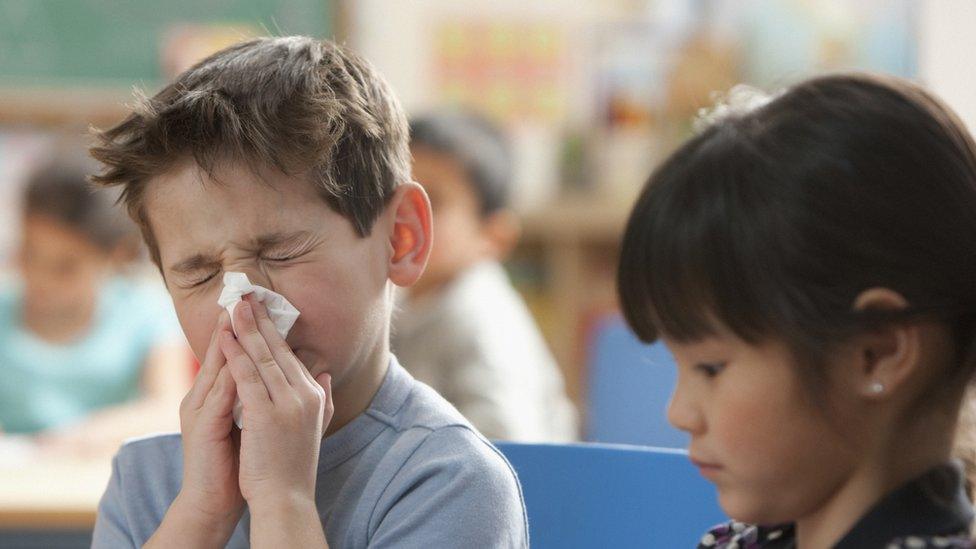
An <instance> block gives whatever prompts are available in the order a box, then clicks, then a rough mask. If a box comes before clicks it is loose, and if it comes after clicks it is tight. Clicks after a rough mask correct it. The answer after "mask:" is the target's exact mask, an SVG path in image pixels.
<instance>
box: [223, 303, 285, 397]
mask: <svg viewBox="0 0 976 549" xmlns="http://www.w3.org/2000/svg"><path fill="white" fill-rule="evenodd" d="M234 315H235V316H236V320H237V327H238V330H237V343H238V344H239V345H240V347H242V348H243V349H244V352H245V353H246V354H247V356H248V357H250V359H251V362H252V363H253V364H254V365H255V366H256V367H257V371H258V374H260V376H261V379H263V380H264V384H265V385H266V386H267V390H268V393H269V394H270V395H271V398H272V400H274V399H275V395H279V397H278V398H281V395H282V394H283V393H282V391H285V390H287V389H288V388H289V385H288V379H287V378H286V377H285V373H284V372H282V370H281V366H280V365H279V364H278V361H277V360H276V358H275V355H274V354H273V353H272V352H271V349H270V348H269V347H268V343H267V342H266V341H265V339H264V334H262V333H261V331H260V329H259V328H258V323H257V318H255V314H254V306H253V305H252V304H251V303H250V302H249V301H243V302H241V303H240V304H239V305H238V306H237V309H235V310H234Z"/></svg>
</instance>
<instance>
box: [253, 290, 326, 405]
mask: <svg viewBox="0 0 976 549" xmlns="http://www.w3.org/2000/svg"><path fill="white" fill-rule="evenodd" d="M249 300H250V303H251V311H252V312H253V313H254V319H255V320H256V321H257V327H258V330H259V331H260V332H261V335H262V336H263V337H264V341H265V343H266V345H267V346H268V348H269V349H270V350H271V353H272V355H273V356H274V359H275V361H276V362H277V363H278V366H279V367H280V368H281V371H282V372H283V373H284V375H285V378H286V379H287V380H288V383H290V384H291V386H292V387H298V384H299V383H301V382H302V380H305V381H308V382H309V383H314V381H313V380H312V377H311V376H310V375H308V370H307V369H306V368H305V366H303V365H302V363H301V361H300V360H298V357H296V356H295V354H294V353H292V352H291V347H289V346H288V343H287V342H286V341H285V340H284V339H283V338H282V337H281V334H279V333H278V328H276V327H275V325H274V322H273V321H272V320H271V317H270V316H268V310H267V308H265V306H264V304H263V303H260V302H259V301H257V300H256V299H253V298H250V299H249Z"/></svg>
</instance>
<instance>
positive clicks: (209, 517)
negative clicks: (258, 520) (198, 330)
mask: <svg viewBox="0 0 976 549" xmlns="http://www.w3.org/2000/svg"><path fill="white" fill-rule="evenodd" d="M230 330H231V324H230V317H229V315H228V314H227V313H226V312H223V313H221V315H220V318H219V320H218V321H217V326H216V328H215V329H214V333H213V336H212V337H211V340H210V347H209V348H208V349H207V354H206V356H205V357H204V360H203V363H202V364H201V366H200V373H199V374H198V375H197V377H196V380H194V383H193V386H192V387H191V388H190V391H189V392H188V393H187V395H186V397H185V398H184V399H183V402H182V403H181V404H180V430H181V431H182V435H183V487H182V489H181V490H180V493H179V495H178V496H177V499H176V502H174V506H175V505H176V504H177V503H178V504H179V505H180V506H181V509H182V508H186V509H188V510H189V511H191V512H193V513H195V514H196V515H197V516H198V517H200V518H201V519H203V522H205V523H206V524H208V525H209V527H210V528H211V529H212V531H223V530H226V532H227V534H226V535H227V536H228V537H229V535H230V532H233V529H234V527H235V526H236V525H237V522H238V521H239V520H240V517H241V514H242V512H243V510H244V498H243V496H242V495H241V492H240V488H239V486H238V469H239V466H238V448H239V446H240V444H239V441H238V438H239V437H238V435H237V434H236V433H235V429H234V420H233V416H232V412H231V410H232V408H233V406H234V397H235V396H236V394H237V391H236V387H235V384H234V378H233V377H232V376H231V375H230V371H229V369H228V368H226V367H225V365H226V361H225V359H224V354H223V353H222V352H221V351H220V338H221V335H223V334H229V333H230Z"/></svg>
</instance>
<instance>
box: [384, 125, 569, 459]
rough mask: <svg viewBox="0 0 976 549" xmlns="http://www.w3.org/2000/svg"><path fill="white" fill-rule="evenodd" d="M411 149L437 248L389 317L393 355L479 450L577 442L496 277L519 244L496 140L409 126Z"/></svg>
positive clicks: (464, 128)
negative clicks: (513, 443)
mask: <svg viewBox="0 0 976 549" xmlns="http://www.w3.org/2000/svg"><path fill="white" fill-rule="evenodd" d="M410 137H411V153H412V154H413V159H414V164H413V175H414V179H416V180H417V181H418V182H419V183H420V184H421V185H423V186H424V188H425V189H426V190H427V193H428V195H429V196H430V201H431V206H432V208H433V213H434V226H435V234H436V237H435V241H434V246H433V249H432V251H431V256H430V261H429V263H428V265H427V271H426V272H425V273H424V275H423V277H422V278H421V279H420V281H419V282H418V283H417V284H416V285H415V286H414V287H413V288H411V290H410V293H409V295H407V296H406V297H405V299H404V300H403V303H402V306H403V307H402V310H401V311H400V312H399V313H398V314H397V315H396V316H395V317H394V331H393V348H394V351H395V352H396V354H397V356H398V357H400V359H401V360H402V361H403V364H404V366H405V367H406V368H407V369H409V370H410V372H411V373H412V374H413V375H414V376H415V377H416V378H417V379H419V380H421V381H423V382H425V383H427V384H428V385H430V386H431V387H433V388H434V389H436V390H437V391H438V392H440V393H441V394H442V395H443V396H444V397H445V398H446V399H447V400H448V401H450V402H451V403H452V404H454V406H456V407H457V408H458V410H459V411H460V412H461V413H462V414H464V416H465V417H467V418H468V420H469V421H471V422H472V423H473V424H474V425H475V427H477V428H478V429H479V430H480V431H481V432H482V433H484V435H485V436H487V437H489V438H494V439H503V440H520V441H566V440H572V439H574V438H576V436H577V433H576V419H575V418H576V415H575V411H574V409H573V407H572V404H571V403H570V402H569V400H568V398H567V397H566V394H565V390H564V386H563V379H562V374H561V372H560V370H559V367H558V366H557V364H556V361H555V360H554V359H553V356H552V354H551V353H550V352H549V350H548V348H547V347H546V344H545V341H544V340H543V338H542V335H541V334H540V333H539V330H538V328H537V327H536V325H535V322H534V321H533V319H532V316H531V314H530V313H529V311H528V309H527V308H526V306H525V303H524V302H523V301H522V298H521V297H520V296H519V294H518V293H517V292H516V291H515V289H514V288H513V287H512V285H511V282H510V281H509V279H508V277H507V275H506V273H505V271H504V269H503V268H502V266H501V265H500V261H502V260H503V259H504V258H505V257H506V256H507V254H508V253H509V251H510V250H511V249H512V247H513V246H514V245H515V243H516V241H517V239H518V235H519V224H518V221H517V219H516V218H515V216H514V214H513V213H512V212H511V211H510V210H509V209H508V198H509V187H510V185H511V157H510V152H509V150H508V145H507V143H506V141H505V139H504V137H503V136H502V134H501V132H500V131H499V130H498V129H497V128H495V127H493V126H492V125H491V124H489V123H488V122H487V121H486V120H484V119H482V118H480V117H478V116H476V115H473V114H470V113H460V112H457V113H445V114H440V115H432V116H428V117H424V118H418V119H416V120H414V121H413V122H412V123H411V125H410Z"/></svg>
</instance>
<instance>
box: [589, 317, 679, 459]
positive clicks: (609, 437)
mask: <svg viewBox="0 0 976 549" xmlns="http://www.w3.org/2000/svg"><path fill="white" fill-rule="evenodd" d="M589 355H590V361H589V368H588V369H589V383H588V393H587V405H586V435H585V438H586V440H588V441H590V442H606V443H614V444H637V445H642V446H656V447H662V448H687V447H688V435H687V434H685V433H683V432H681V431H679V430H678V429H675V428H674V427H672V426H671V425H670V424H668V420H667V406H668V400H669V399H670V398H671V392H672V391H673V390H674V385H675V383H676V381H677V372H676V371H675V367H674V358H673V357H672V356H671V353H670V352H669V351H668V349H667V347H665V346H664V344H663V343H660V342H658V343H654V344H652V345H646V344H644V343H643V342H641V341H640V340H639V339H637V336H636V335H634V333H633V332H631V331H630V328H628V327H627V325H626V324H625V323H624V321H623V319H622V318H621V317H620V316H619V315H612V316H609V317H607V318H604V319H603V320H601V321H600V322H598V323H597V325H596V330H595V332H594V336H593V339H592V347H591V348H590V353H589Z"/></svg>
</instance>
